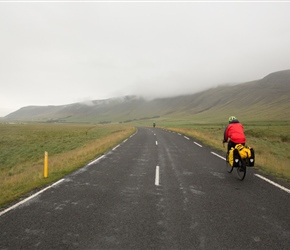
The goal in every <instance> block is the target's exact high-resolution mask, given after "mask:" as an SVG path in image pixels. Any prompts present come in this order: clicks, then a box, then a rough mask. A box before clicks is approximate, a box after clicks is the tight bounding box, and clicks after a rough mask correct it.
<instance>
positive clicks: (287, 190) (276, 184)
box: [211, 152, 290, 194]
mask: <svg viewBox="0 0 290 250" xmlns="http://www.w3.org/2000/svg"><path fill="white" fill-rule="evenodd" d="M211 153H212V154H213V155H215V156H217V157H219V158H221V159H223V160H226V158H225V157H223V156H220V155H218V154H216V153H215V152H211ZM254 175H255V176H257V177H259V178H260V179H262V180H264V181H266V182H268V183H270V184H272V185H273V186H276V187H278V188H280V189H281V190H283V191H285V192H287V193H289V194H290V189H288V188H285V187H283V186H281V185H280V184H278V183H276V182H274V181H271V180H269V179H267V178H266V177H264V176H262V175H259V174H254Z"/></svg>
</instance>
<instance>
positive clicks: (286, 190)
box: [254, 174, 290, 194]
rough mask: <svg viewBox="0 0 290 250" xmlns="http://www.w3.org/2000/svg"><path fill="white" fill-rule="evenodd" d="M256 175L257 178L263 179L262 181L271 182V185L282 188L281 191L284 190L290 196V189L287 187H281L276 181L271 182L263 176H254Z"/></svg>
mask: <svg viewBox="0 0 290 250" xmlns="http://www.w3.org/2000/svg"><path fill="white" fill-rule="evenodd" d="M254 175H255V176H257V177H259V178H260V179H262V180H264V181H267V182H269V183H270V184H272V185H274V186H276V187H278V188H280V189H281V190H283V191H285V192H287V193H289V194H290V189H288V188H285V187H283V186H281V185H279V184H278V183H276V182H274V181H271V180H269V179H267V178H266V177H264V176H262V175H259V174H254Z"/></svg>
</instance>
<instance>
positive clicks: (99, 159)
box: [88, 155, 105, 166]
mask: <svg viewBox="0 0 290 250" xmlns="http://www.w3.org/2000/svg"><path fill="white" fill-rule="evenodd" d="M103 157H105V155H102V156H100V157H99V158H97V159H96V160H94V161H92V162H90V163H89V164H88V166H90V165H92V164H94V163H96V162H97V161H99V160H101V159H102V158H103Z"/></svg>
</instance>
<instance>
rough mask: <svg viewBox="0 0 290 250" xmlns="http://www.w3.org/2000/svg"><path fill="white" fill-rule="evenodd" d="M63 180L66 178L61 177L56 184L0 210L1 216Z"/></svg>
mask: <svg viewBox="0 0 290 250" xmlns="http://www.w3.org/2000/svg"><path fill="white" fill-rule="evenodd" d="M63 181H64V179H60V180H59V181H57V182H55V183H54V184H52V185H50V186H48V187H46V188H44V189H42V190H40V191H39V192H37V193H35V194H33V195H31V196H29V197H27V198H26V199H24V200H22V201H20V202H18V203H17V204H15V205H13V206H11V207H9V208H7V209H6V210H4V211H2V212H0V216H2V215H3V214H5V213H7V212H8V211H10V210H12V209H14V208H16V207H18V206H20V205H21V204H23V203H25V202H27V201H29V200H31V199H32V198H34V197H35V196H37V195H39V194H41V193H43V192H44V191H46V190H47V189H50V188H52V187H53V186H55V185H58V184H59V183H61V182H63Z"/></svg>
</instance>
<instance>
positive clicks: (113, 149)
mask: <svg viewBox="0 0 290 250" xmlns="http://www.w3.org/2000/svg"><path fill="white" fill-rule="evenodd" d="M118 147H120V144H119V145H117V146H116V147H114V148H113V149H112V150H116V149H117V148H118Z"/></svg>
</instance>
